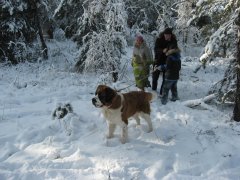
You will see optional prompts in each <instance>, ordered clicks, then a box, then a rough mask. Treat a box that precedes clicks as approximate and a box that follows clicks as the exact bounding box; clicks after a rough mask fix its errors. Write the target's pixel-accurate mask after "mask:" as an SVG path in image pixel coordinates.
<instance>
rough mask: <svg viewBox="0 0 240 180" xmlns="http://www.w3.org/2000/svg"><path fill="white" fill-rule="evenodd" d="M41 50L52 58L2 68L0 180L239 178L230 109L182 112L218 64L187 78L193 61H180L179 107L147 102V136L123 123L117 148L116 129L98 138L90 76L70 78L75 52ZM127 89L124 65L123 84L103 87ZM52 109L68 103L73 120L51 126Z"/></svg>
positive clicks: (101, 123)
mask: <svg viewBox="0 0 240 180" xmlns="http://www.w3.org/2000/svg"><path fill="white" fill-rule="evenodd" d="M48 46H49V47H50V48H52V49H53V50H54V51H50V52H55V53H54V54H51V55H50V56H51V58H50V60H48V61H44V62H39V63H36V64H32V63H25V64H19V65H17V66H11V67H7V66H2V67H1V72H0V80H1V81H0V87H1V95H0V112H1V113H0V128H1V131H0V144H1V147H2V148H1V149H0V162H1V163H0V179H26V180H30V179H39V180H40V179H84V180H85V179H142V180H145V179H151V180H152V179H238V178H239V177H240V173H239V172H240V155H239V153H238V152H239V150H240V138H239V135H240V126H239V124H238V123H235V122H230V121H229V119H230V117H231V113H232V109H231V108H227V107H225V106H220V107H215V106H213V105H208V106H202V107H200V108H189V107H187V106H186V103H187V102H189V101H199V99H200V100H201V98H204V97H206V96H207V92H208V90H209V88H210V86H212V85H213V83H215V82H217V81H218V80H219V79H220V78H221V77H222V76H223V74H224V73H223V72H224V67H225V66H224V65H223V64H224V63H225V61H224V60H219V61H218V62H214V64H210V65H209V66H208V67H207V68H206V69H201V70H200V71H198V72H197V73H194V72H193V71H194V69H195V67H196V66H197V65H198V60H197V59H198V58H196V57H186V56H184V55H183V57H182V64H183V66H182V70H181V78H180V80H179V83H178V90H179V96H180V101H176V102H171V101H169V102H168V103H167V105H165V106H163V105H161V103H160V100H159V99H157V100H156V101H154V102H153V103H152V104H151V108H152V114H151V118H152V122H153V128H154V131H153V132H151V133H146V130H147V124H145V121H144V120H143V121H141V126H140V127H139V126H136V123H135V121H130V124H129V126H128V129H129V140H128V142H127V143H126V144H121V143H120V141H119V137H120V130H119V129H117V130H116V134H115V136H114V138H112V139H106V138H105V134H106V131H107V124H106V122H105V120H104V118H103V116H102V115H101V112H100V109H96V108H95V107H94V106H93V105H92V103H91V99H92V97H93V96H94V92H95V89H96V87H97V85H98V84H97V78H96V75H93V74H84V75H83V74H76V73H73V72H69V69H71V67H72V66H73V64H74V61H73V57H74V53H75V52H74V48H75V47H74V46H73V45H72V44H71V43H70V42H68V41H66V42H65V43H62V44H58V46H55V44H54V43H53V42H49V43H48ZM131 50H132V49H131V48H129V50H128V54H127V55H126V57H125V60H126V59H130V56H131ZM63 54H64V55H63ZM125 60H124V61H125ZM132 83H133V75H132V69H131V65H130V64H129V65H128V67H127V70H126V74H125V76H124V77H123V79H122V80H121V81H120V82H117V83H115V84H109V85H110V86H111V87H116V88H124V87H126V86H127V85H129V84H132ZM159 83H161V80H159ZM128 90H136V87H135V86H131V87H129V88H128V89H125V90H124V91H128ZM58 103H71V105H72V106H73V112H74V113H69V114H68V115H67V116H65V117H64V119H60V120H58V119H55V120H52V117H51V115H52V111H53V110H54V109H55V108H56V105H57V104H58ZM69 132H70V133H69Z"/></svg>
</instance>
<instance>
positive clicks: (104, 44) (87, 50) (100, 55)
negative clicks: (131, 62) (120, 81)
mask: <svg viewBox="0 0 240 180" xmlns="http://www.w3.org/2000/svg"><path fill="white" fill-rule="evenodd" d="M83 7H84V14H83V15H82V17H81V21H79V23H80V24H79V27H80V28H79V29H78V31H77V32H78V34H77V35H76V36H75V37H77V36H79V37H77V39H81V38H82V41H81V42H79V44H81V45H82V47H81V52H80V56H79V61H78V62H77V64H76V66H75V69H76V70H77V71H78V72H82V71H83V72H96V73H100V74H105V75H108V74H111V76H112V78H113V81H116V80H117V73H118V71H119V70H120V63H121V62H120V60H121V57H122V54H124V48H125V47H126V42H125V41H126V40H125V39H126V34H127V30H126V22H127V16H126V13H125V4H124V2H123V1H122V0H109V1H106V0H101V1H100V2H99V1H98V0H87V1H85V3H84V5H83Z"/></svg>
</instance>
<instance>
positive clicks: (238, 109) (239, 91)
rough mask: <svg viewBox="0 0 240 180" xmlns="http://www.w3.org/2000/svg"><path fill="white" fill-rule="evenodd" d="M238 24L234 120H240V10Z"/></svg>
mask: <svg viewBox="0 0 240 180" xmlns="http://www.w3.org/2000/svg"><path fill="white" fill-rule="evenodd" d="M236 24H237V25H238V45H237V57H236V58H237V88H236V93H235V106H234V110H233V120H235V121H238V122H239V121H240V12H238V17H237V19H236Z"/></svg>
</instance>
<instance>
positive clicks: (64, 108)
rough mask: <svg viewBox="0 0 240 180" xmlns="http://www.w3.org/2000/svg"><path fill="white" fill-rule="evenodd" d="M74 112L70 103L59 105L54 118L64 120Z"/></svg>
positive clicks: (53, 115) (54, 112)
mask: <svg viewBox="0 0 240 180" xmlns="http://www.w3.org/2000/svg"><path fill="white" fill-rule="evenodd" d="M72 112H73V108H72V105H71V104H70V103H67V104H64V105H62V104H58V106H57V107H56V109H55V110H54V111H53V113H52V118H53V119H55V118H57V119H62V118H64V117H65V116H66V115H67V114H68V113H72Z"/></svg>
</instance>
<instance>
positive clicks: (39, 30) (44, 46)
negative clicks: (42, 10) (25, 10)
mask: <svg viewBox="0 0 240 180" xmlns="http://www.w3.org/2000/svg"><path fill="white" fill-rule="evenodd" d="M31 5H32V7H33V9H34V10H35V21H36V26H37V28H38V35H39V37H40V41H41V44H42V55H43V59H48V48H47V45H46V43H45V41H44V38H43V32H42V27H41V24H40V18H39V11H38V7H37V2H36V0H34V1H32V4H31Z"/></svg>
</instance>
